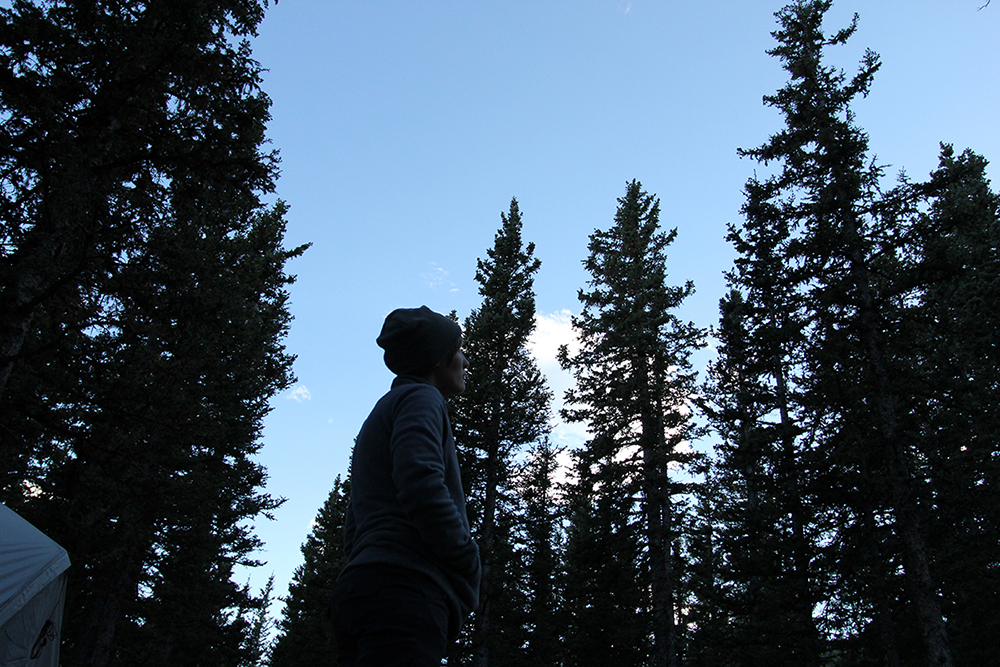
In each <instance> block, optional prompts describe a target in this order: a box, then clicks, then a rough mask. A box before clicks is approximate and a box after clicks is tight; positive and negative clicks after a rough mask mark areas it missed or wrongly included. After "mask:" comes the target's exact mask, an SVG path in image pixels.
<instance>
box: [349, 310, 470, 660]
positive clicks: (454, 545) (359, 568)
mask: <svg viewBox="0 0 1000 667" xmlns="http://www.w3.org/2000/svg"><path fill="white" fill-rule="evenodd" d="M376 342H377V343H378V345H379V346H380V347H381V348H383V349H384V350H385V364H386V366H388V367H389V370H391V371H392V372H393V373H395V374H396V378H395V379H394V380H393V382H392V388H391V390H390V391H389V393H387V394H386V395H385V396H383V397H382V398H381V399H380V400H379V401H378V403H376V405H375V408H374V409H373V410H372V412H371V414H370V415H369V416H368V419H366V420H365V423H364V426H362V427H361V433H360V434H359V435H358V439H357V442H356V444H355V446H354V454H353V457H352V460H351V499H350V503H349V505H348V509H347V516H346V518H345V521H344V546H345V550H346V552H347V566H346V567H345V568H344V571H343V572H342V573H341V575H340V577H339V578H338V579H337V583H336V587H335V589H334V594H333V602H332V605H331V615H332V617H333V624H334V637H335V639H336V642H337V646H338V650H339V651H340V664H341V665H356V666H357V667H390V666H392V665H434V666H435V667H437V666H438V665H440V664H441V658H442V657H443V656H444V654H445V652H446V649H447V645H448V642H449V641H450V640H452V639H454V638H455V637H456V636H457V634H458V631H459V629H460V628H461V626H462V623H463V622H464V621H465V618H466V617H467V616H468V614H469V612H470V611H471V610H472V609H475V608H476V605H477V604H478V599H479V577H480V564H479V549H478V548H477V547H476V543H475V542H473V541H472V534H471V532H470V530H469V520H468V517H467V515H466V511H465V495H464V493H463V491H462V480H461V478H460V477H459V470H458V457H457V456H456V452H455V440H454V438H453V437H452V433H451V424H450V422H449V420H448V409H447V405H446V404H445V400H444V399H445V396H450V395H451V394H457V393H460V392H462V391H464V390H465V370H466V369H467V368H468V366H469V362H468V361H467V360H466V358H465V355H463V354H462V351H461V345H462V330H461V329H460V328H459V326H458V324H456V323H455V322H453V321H452V320H450V319H448V318H447V317H444V316H443V315H440V314H438V313H435V312H434V311H432V310H430V309H429V308H427V307H426V306H422V307H420V308H400V309H398V310H394V311H393V312H392V313H390V314H389V316H388V317H387V318H386V319H385V324H384V325H383V326H382V332H381V334H380V335H379V337H378V339H377V341H376Z"/></svg>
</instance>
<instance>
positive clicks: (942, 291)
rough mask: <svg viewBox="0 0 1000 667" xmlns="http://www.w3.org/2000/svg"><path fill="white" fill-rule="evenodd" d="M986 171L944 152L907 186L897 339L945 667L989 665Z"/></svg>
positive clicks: (994, 434) (990, 256) (993, 313)
mask: <svg viewBox="0 0 1000 667" xmlns="http://www.w3.org/2000/svg"><path fill="white" fill-rule="evenodd" d="M986 165H987V163H986V160H985V159H984V158H983V157H981V156H979V155H977V154H975V153H973V152H972V151H969V150H966V151H964V152H962V153H961V154H956V153H955V151H954V149H953V148H952V147H951V146H949V145H945V146H942V150H941V156H940V165H939V167H938V169H937V170H935V171H934V172H933V173H932V174H931V177H930V179H929V180H928V181H927V182H926V183H921V184H918V185H917V186H916V187H917V188H918V189H919V191H920V194H921V195H922V196H924V197H926V198H927V200H928V203H929V206H927V207H926V210H925V211H923V212H922V213H921V215H920V219H919V225H918V230H919V236H918V238H919V240H918V241H917V246H918V250H917V252H916V253H915V254H916V256H915V257H914V260H915V262H916V268H915V273H917V274H918V276H919V277H920V278H921V279H922V280H923V282H924V284H925V285H926V286H925V287H923V289H921V290H920V295H919V298H918V299H915V300H914V302H915V303H914V307H913V309H912V310H913V312H912V314H910V318H911V319H912V320H913V321H914V324H913V325H912V326H911V329H910V330H911V331H913V332H914V333H913V335H912V336H909V337H908V338H907V340H906V344H907V345H906V351H907V352H908V354H909V357H910V358H911V359H912V362H911V367H912V369H913V371H912V373H911V377H913V378H914V386H915V388H916V390H915V392H914V394H915V397H914V398H915V400H913V401H912V403H911V405H912V408H911V409H910V412H911V413H912V414H914V415H919V420H920V425H921V426H920V428H919V429H914V430H915V432H916V433H917V434H918V435H917V437H916V439H917V441H918V443H919V444H918V447H919V450H920V452H921V457H920V460H921V461H922V462H923V470H922V477H924V478H926V479H928V480H933V489H932V491H931V492H929V493H924V494H922V495H921V502H922V503H923V504H924V506H925V512H926V514H927V515H929V519H928V526H927V532H928V545H929V547H930V557H931V560H932V563H933V566H934V572H935V575H936V578H937V579H938V580H939V581H940V585H941V589H942V591H943V592H944V595H943V606H944V610H943V611H944V614H945V616H946V617H947V618H948V634H949V638H950V640H951V647H952V651H953V653H954V656H955V662H956V664H970V665H971V664H982V665H985V664H991V663H994V662H996V661H998V660H1000V649H998V648H997V646H996V645H995V643H994V642H983V641H981V638H982V637H987V636H993V635H994V634H996V633H997V632H1000V628H998V626H997V623H998V619H997V615H996V614H994V613H992V612H991V611H990V610H992V609H995V608H997V604H998V603H1000V579H998V578H997V576H996V573H995V565H994V564H995V563H997V562H1000V538H998V536H1000V522H998V517H1000V505H998V495H997V494H996V481H995V480H997V479H1000V476H998V475H1000V468H998V466H1000V459H998V458H997V451H998V443H1000V424H998V421H997V418H996V414H997V412H996V410H995V409H994V406H996V405H998V404H1000V377H998V368H1000V358H998V349H1000V345H998V336H1000V334H998V332H1000V318H998V315H997V308H996V305H995V304H996V303H998V299H1000V251H998V248H1000V196H998V195H997V194H996V193H995V192H993V191H992V190H991V189H990V184H989V181H988V179H987V178H986V175H985V169H986Z"/></svg>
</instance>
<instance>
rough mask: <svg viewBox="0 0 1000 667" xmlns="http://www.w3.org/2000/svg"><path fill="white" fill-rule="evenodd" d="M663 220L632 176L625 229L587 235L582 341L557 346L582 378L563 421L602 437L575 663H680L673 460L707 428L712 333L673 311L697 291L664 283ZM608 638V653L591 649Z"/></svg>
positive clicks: (573, 645)
mask: <svg viewBox="0 0 1000 667" xmlns="http://www.w3.org/2000/svg"><path fill="white" fill-rule="evenodd" d="M659 215H660V208H659V201H658V200H657V199H656V198H655V197H654V196H652V195H649V194H647V193H646V192H644V191H643V190H642V186H641V184H640V183H639V182H638V181H632V182H631V183H629V184H628V187H627V189H626V194H625V196H624V197H622V198H621V199H619V206H618V211H617V213H616V215H615V221H614V224H613V225H612V226H611V227H610V228H609V229H608V230H607V231H600V230H598V231H596V232H594V233H593V234H592V235H591V237H590V244H589V249H590V255H589V257H588V258H587V259H586V260H585V262H584V266H585V267H586V268H587V270H588V271H589V272H590V275H591V279H590V280H589V283H588V284H589V289H583V290H580V292H579V299H580V302H581V303H582V305H583V310H582V313H581V314H580V316H579V317H575V318H574V319H573V326H574V328H575V330H576V331H577V333H578V335H579V337H580V344H581V349H580V351H579V352H578V353H576V354H574V355H570V354H569V352H568V350H567V349H566V347H565V346H564V347H563V348H562V349H561V350H560V363H561V364H562V366H563V367H564V368H566V369H568V370H571V371H572V372H573V375H574V377H575V379H576V388H574V389H571V390H569V391H567V393H566V398H567V403H568V404H569V405H571V406H573V407H570V408H567V409H566V410H565V411H564V417H566V418H567V419H569V420H571V421H581V422H585V423H586V424H587V425H588V428H589V430H590V432H591V433H592V434H593V437H592V438H591V440H590V441H589V442H588V443H587V445H586V446H585V447H584V449H583V450H582V451H580V452H577V453H576V463H575V468H574V473H575V475H576V480H575V483H574V488H573V490H572V491H571V494H570V503H571V505H570V512H571V514H570V521H571V524H570V532H569V536H568V540H569V541H568V544H567V554H566V557H567V567H568V570H569V573H568V578H567V582H566V586H567V590H566V595H567V598H568V600H570V601H571V606H570V611H571V613H573V614H574V616H575V621H574V623H575V625H574V626H572V627H571V628H570V633H571V636H570V639H569V642H568V646H567V650H568V651H569V653H570V658H569V660H570V662H572V663H574V664H581V665H582V664H638V662H637V661H645V660H646V657H647V655H648V656H649V657H650V659H651V663H650V664H653V665H658V666H666V665H676V664H679V663H678V660H679V656H678V654H677V639H676V620H675V618H676V609H675V604H674V600H675V598H674V596H675V594H676V572H675V571H674V569H673V565H674V559H673V554H674V550H675V548H676V543H677V536H678V527H677V525H676V520H677V514H678V509H679V508H678V505H677V502H676V499H675V497H676V496H677V495H678V494H679V493H681V492H683V490H684V489H683V486H682V485H681V484H679V483H678V482H676V481H674V480H672V479H671V477H670V467H671V466H676V465H683V464H686V463H689V462H690V461H691V460H692V458H693V455H692V454H691V453H690V450H689V449H688V450H685V448H684V444H685V443H687V442H688V441H690V440H692V439H694V438H695V437H696V436H697V435H698V430H697V429H696V427H695V425H694V423H693V421H692V419H691V410H690V403H691V399H692V397H693V395H694V393H695V375H696V374H695V373H694V372H693V371H692V370H691V362H690V355H691V353H692V352H693V351H694V350H696V349H698V348H699V347H700V346H701V345H702V344H703V337H704V333H703V331H701V330H700V329H698V328H697V327H695V326H694V325H693V324H691V323H685V322H682V321H681V320H680V319H679V318H678V317H677V316H676V315H675V314H674V313H673V312H672V311H673V310H675V309H676V308H677V307H678V306H679V305H680V304H681V303H682V302H683V300H684V299H685V298H686V297H687V296H689V295H690V294H691V293H692V292H693V291H694V286H693V284H692V283H691V282H690V281H688V282H687V283H685V284H684V285H682V286H678V287H672V286H668V285H667V283H666V278H667V267H666V254H665V250H666V248H667V246H668V245H669V244H670V243H671V242H672V241H673V239H674V238H675V236H676V233H677V232H676V229H674V230H672V231H670V232H669V233H664V232H662V231H661V230H660V227H659ZM647 591H648V593H647ZM602 606H607V608H606V609H603V610H602V609H601V607H602ZM591 624H600V625H591ZM602 628H604V629H607V628H611V629H612V632H614V633H622V636H621V638H620V641H617V640H616V641H606V639H607V638H606V637H604V636H602V635H603V633H602V632H601V631H600V630H601V629H602ZM647 638H650V640H651V644H650V645H648V646H647V641H648V640H647ZM601 641H604V642H605V647H604V649H601V648H600V647H598V646H596V645H595V644H594V643H595V642H601Z"/></svg>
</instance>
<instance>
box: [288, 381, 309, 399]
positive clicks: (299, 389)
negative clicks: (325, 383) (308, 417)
mask: <svg viewBox="0 0 1000 667" xmlns="http://www.w3.org/2000/svg"><path fill="white" fill-rule="evenodd" d="M286 398H287V399H288V400H291V401H295V402H296V403H301V402H302V401H311V400H312V394H310V393H309V388H308V387H306V386H305V385H304V384H299V385H295V387H294V388H293V389H292V390H291V391H290V392H288V395H287V396H286Z"/></svg>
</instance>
